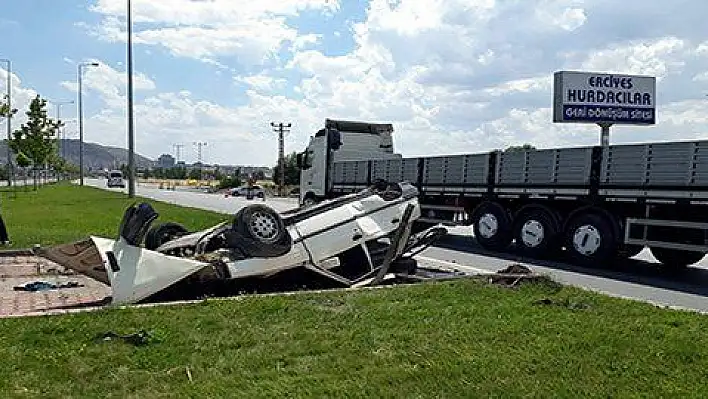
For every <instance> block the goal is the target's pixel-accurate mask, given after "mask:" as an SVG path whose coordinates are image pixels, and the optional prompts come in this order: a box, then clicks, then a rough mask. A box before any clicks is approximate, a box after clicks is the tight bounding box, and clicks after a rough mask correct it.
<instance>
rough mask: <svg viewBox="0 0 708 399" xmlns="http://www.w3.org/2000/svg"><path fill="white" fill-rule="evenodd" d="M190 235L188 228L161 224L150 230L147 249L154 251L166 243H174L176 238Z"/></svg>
mask: <svg viewBox="0 0 708 399" xmlns="http://www.w3.org/2000/svg"><path fill="white" fill-rule="evenodd" d="M188 233H189V231H188V230H187V228H185V227H184V226H182V225H181V224H179V223H174V222H167V223H161V224H159V225H157V226H155V227H153V228H151V229H150V230H148V232H147V234H146V235H145V249H148V250H150V251H154V250H156V249H157V248H159V247H160V246H161V245H163V244H165V243H166V242H169V241H172V240H174V239H175V238H177V237H180V236H183V235H185V234H188Z"/></svg>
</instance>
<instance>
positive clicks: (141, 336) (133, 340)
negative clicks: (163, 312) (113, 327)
mask: <svg viewBox="0 0 708 399" xmlns="http://www.w3.org/2000/svg"><path fill="white" fill-rule="evenodd" d="M115 339H119V340H121V341H123V342H125V343H127V344H131V345H133V346H145V345H148V344H151V343H153V342H154V341H155V337H153V335H152V334H150V333H149V332H147V331H145V330H140V331H138V332H136V333H133V334H126V335H121V334H117V333H115V332H113V331H108V332H105V333H103V334H99V335H98V336H96V338H95V339H94V341H103V342H106V341H113V340H115Z"/></svg>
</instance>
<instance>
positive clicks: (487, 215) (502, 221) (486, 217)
mask: <svg viewBox="0 0 708 399" xmlns="http://www.w3.org/2000/svg"><path fill="white" fill-rule="evenodd" d="M472 221H473V231H474V238H475V239H476V240H477V242H478V243H479V245H481V246H482V248H485V249H489V250H494V251H500V250H503V249H505V248H506V247H508V246H509V244H511V240H512V238H513V235H512V219H511V216H510V215H509V213H508V212H507V211H506V209H504V207H502V206H501V205H499V204H497V203H495V202H485V203H483V204H481V205H480V206H479V207H477V209H476V210H475V212H474V214H473V215H472Z"/></svg>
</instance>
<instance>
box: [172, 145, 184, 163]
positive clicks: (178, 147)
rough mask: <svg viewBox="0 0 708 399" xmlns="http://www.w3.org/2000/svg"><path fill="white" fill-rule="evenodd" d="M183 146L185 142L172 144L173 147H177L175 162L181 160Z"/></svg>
mask: <svg viewBox="0 0 708 399" xmlns="http://www.w3.org/2000/svg"><path fill="white" fill-rule="evenodd" d="M183 147H184V144H172V148H174V149H175V162H179V160H180V154H181V150H182V148H183Z"/></svg>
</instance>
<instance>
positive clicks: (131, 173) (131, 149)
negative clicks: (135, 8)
mask: <svg viewBox="0 0 708 399" xmlns="http://www.w3.org/2000/svg"><path fill="white" fill-rule="evenodd" d="M136 175H137V174H136V173H135V127H134V121H133V19H132V10H131V6H130V0H128V197H129V198H133V197H135V177H136Z"/></svg>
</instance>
